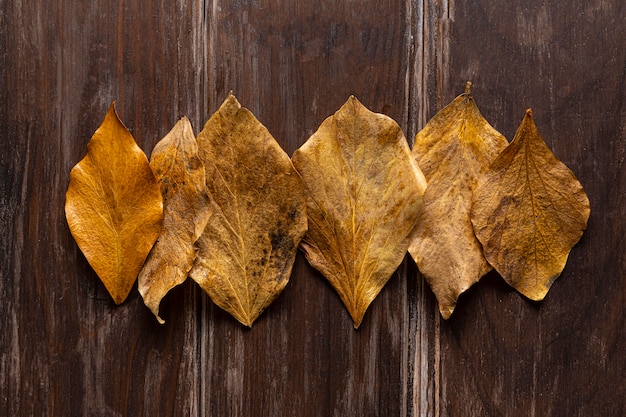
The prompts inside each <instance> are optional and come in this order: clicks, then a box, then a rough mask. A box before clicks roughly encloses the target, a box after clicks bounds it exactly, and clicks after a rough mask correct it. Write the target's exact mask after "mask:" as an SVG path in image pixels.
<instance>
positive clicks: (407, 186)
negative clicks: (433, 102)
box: [292, 97, 426, 328]
mask: <svg viewBox="0 0 626 417" xmlns="http://www.w3.org/2000/svg"><path fill="white" fill-rule="evenodd" d="M410 152H411V151H410V150H409V147H408V145H407V143H406V139H405V137H404V134H403V133H402V130H401V129H400V127H399V126H398V124H397V123H396V122H394V121H393V120H392V119H391V118H389V117H387V116H385V115H382V114H377V113H373V112H371V111H369V110H368V109H366V108H365V107H364V106H363V105H362V104H361V103H360V102H359V101H358V100H357V99H356V98H354V97H350V98H349V99H348V101H347V102H346V103H345V104H344V105H343V107H341V109H339V111H338V112H337V113H335V114H334V115H333V116H331V117H329V118H327V119H326V120H325V121H324V122H323V123H322V124H321V125H320V127H319V129H318V130H317V132H315V133H314V134H313V136H311V137H310V138H309V139H308V140H307V142H306V143H305V144H304V145H303V146H302V147H301V148H300V149H298V150H297V151H296V152H295V153H294V155H293V158H292V159H293V163H294V166H295V167H296V169H297V170H298V172H299V173H300V174H301V175H302V178H303V180H304V183H305V188H306V191H307V214H308V217H309V231H308V232H307V234H306V235H305V238H304V239H303V241H302V244H301V247H302V249H303V251H304V253H305V255H306V257H307V259H308V261H309V263H310V264H311V265H312V266H313V267H315V268H316V269H318V270H319V271H320V272H321V273H322V274H324V276H325V277H326V278H327V279H328V281H330V283H331V284H332V286H333V287H334V288H335V290H336V291H337V292H338V293H339V296H340V297H341V300H342V301H343V303H344V305H345V306H346V308H347V309H348V311H349V313H350V315H351V316H352V319H353V321H354V327H355V328H357V327H358V326H359V325H360V324H361V320H362V319H363V315H364V314H365V311H366V310H367V308H368V306H369V305H370V303H371V302H372V301H373V300H374V298H375V297H376V296H377V295H378V293H379V292H380V290H381V289H382V288H383V286H384V285H385V283H386V282H387V281H388V280H389V278H390V277H391V275H392V274H393V272H394V271H395V270H396V269H397V267H398V265H399V264H400V263H401V262H402V260H403V259H404V255H405V253H406V250H407V247H408V245H409V241H410V235H411V233H412V231H413V229H414V227H415V223H416V220H417V215H418V212H419V209H420V207H421V202H422V194H423V193H424V189H425V188H426V181H425V179H424V176H423V174H422V172H421V171H420V169H419V167H418V165H417V163H416V162H415V160H414V159H413V158H412V157H411V153H410Z"/></svg>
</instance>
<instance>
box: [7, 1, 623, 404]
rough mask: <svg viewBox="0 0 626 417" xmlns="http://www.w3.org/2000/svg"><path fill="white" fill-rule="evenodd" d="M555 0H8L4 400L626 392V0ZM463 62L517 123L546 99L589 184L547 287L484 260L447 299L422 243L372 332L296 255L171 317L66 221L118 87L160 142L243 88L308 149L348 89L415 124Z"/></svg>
mask: <svg viewBox="0 0 626 417" xmlns="http://www.w3.org/2000/svg"><path fill="white" fill-rule="evenodd" d="M552 3H553V4H550V2H544V1H541V0H529V1H525V2H505V1H499V2H498V1H486V0H482V1H469V0H465V1H452V0H447V1H444V0H439V1H436V0H421V1H420V0H377V1H369V0H368V1H339V0H334V1H324V0H322V1H317V2H296V1H285V0H282V1H280V0H267V1H263V0H257V1H254V0H249V1H224V0H213V1H204V2H202V1H199V0H196V1H184V0H176V1H164V0H161V1H158V0H150V1H138V0H135V1H119V2H110V1H104V0H95V1H89V2H81V1H70V0H65V1H61V0H59V1H43V0H36V1H35V0H33V1H29V2H25V1H20V0H16V1H2V2H1V3H0V31H1V32H0V94H1V95H0V97H1V99H2V101H1V103H0V109H1V110H0V140H1V142H0V143H1V144H2V148H3V149H2V151H1V152H0V162H1V164H0V230H1V232H0V233H1V235H0V236H1V237H0V244H1V246H0V251H1V252H2V255H3V257H2V261H1V262H2V263H1V265H0V336H1V338H0V415H8V416H31V415H38V416H83V415H85V416H87V415H88V416H118V415H120V416H121V415H128V416H144V415H146V416H161V415H162V416H170V415H181V416H182V415H185V416H187V415H198V416H209V415H213V416H225V415H228V416H251V415H252V416H256V415H297V416H345V415H357V416H468V415H472V416H473V415H476V416H478V415H480V416H483V415H484V416H501V415H507V416H529V415H530V416H591V415H626V355H625V354H624V352H625V351H626V331H624V329H623V328H624V324H623V323H624V319H625V317H626V296H625V295H626V289H625V285H626V279H625V276H626V260H625V258H624V252H625V251H626V247H625V244H624V239H623V234H624V233H625V232H626V209H624V204H626V201H625V198H624V195H625V191H624V190H626V173H625V171H624V169H623V164H624V155H625V153H626V106H625V99H626V45H625V44H624V39H626V25H625V23H624V21H623V16H624V15H625V14H626V13H625V12H626V11H625V10H624V9H625V6H624V5H623V2H622V1H621V0H595V1H585V2H583V1H579V0H575V1H571V2H567V4H565V3H562V2H552ZM468 79H469V80H472V81H473V82H474V97H475V99H476V101H477V103H478V105H479V107H480V108H481V110H482V112H483V114H484V115H485V117H486V118H487V119H488V120H490V121H491V123H492V124H493V125H494V126H495V127H496V128H497V129H499V130H500V131H501V132H502V133H503V134H504V135H505V136H507V137H508V138H509V139H510V138H512V136H513V134H514V132H515V129H516V127H517V125H518V124H519V122H520V121H521V119H522V116H523V112H524V110H525V109H526V108H527V107H532V108H533V110H534V114H535V117H536V121H537V124H538V127H539V130H540V132H541V133H542V135H543V136H544V138H545V139H546V141H547V143H548V146H549V147H550V148H551V149H552V150H553V151H554V152H555V154H556V155H557V156H558V157H559V158H560V159H561V160H563V161H564V162H565V163H566V164H567V165H568V166H569V167H570V168H571V169H572V170H573V171H574V173H575V174H576V175H577V176H578V178H579V179H580V181H581V182H582V184H583V186H584V187H585V189H586V191H587V193H588V195H589V198H590V200H591V205H592V215H591V219H590V222H589V228H588V230H587V232H586V233H585V235H584V236H583V238H582V241H581V242H580V243H579V245H577V246H576V247H575V248H574V250H573V251H572V253H571V255H570V259H569V262H568V265H567V267H566V268H565V271H564V273H563V275H562V276H561V278H559V280H558V281H557V282H556V283H555V284H554V286H553V288H552V290H551V291H550V293H549V295H548V297H547V298H546V300H545V301H544V302H542V303H531V302H529V301H528V300H526V299H524V298H523V297H521V296H520V295H518V294H517V293H516V292H514V291H513V290H511V289H510V288H508V287H507V286H506V285H505V284H504V283H503V281H502V280H501V278H500V277H499V276H498V275H497V274H496V273H490V274H488V275H487V276H486V277H485V278H484V279H483V280H482V281H481V282H480V283H479V284H477V285H476V286H475V287H473V288H472V289H470V291H469V292H468V293H467V294H465V295H463V296H462V297H461V300H460V302H459V305H458V307H457V311H456V312H455V313H454V315H453V316H452V318H451V319H450V320H448V321H443V320H441V319H440V318H439V316H438V312H437V308H436V303H435V300H434V296H433V295H432V293H431V292H430V290H429V289H428V288H427V286H426V285H425V284H424V282H423V280H422V279H421V278H420V276H419V273H418V272H417V270H416V267H415V265H414V264H413V262H412V261H409V260H407V262H406V263H405V265H403V266H402V267H401V268H400V269H399V270H398V272H397V273H396V274H395V276H394V277H393V278H392V279H391V280H390V282H389V283H388V285H387V286H386V287H385V288H384V289H383V291H382V292H381V294H380V296H379V297H378V298H377V299H376V300H375V302H374V303H373V304H372V306H371V307H370V309H369V311H368V312H367V313H366V316H365V319H364V321H363V323H362V324H361V327H360V329H359V330H358V331H355V330H354V329H353V328H352V322H351V319H350V317H349V315H348V314H347V312H346V311H345V309H344V308H343V306H342V305H341V302H340V300H339V297H338V296H337V295H336V294H335V293H334V292H333V291H332V289H331V287H330V285H328V284H327V283H326V281H325V280H324V279H323V277H322V276H321V275H320V274H318V273H317V272H315V271H314V270H313V269H312V268H311V267H310V266H309V265H308V264H307V263H306V261H305V260H304V258H303V257H302V256H300V255H299V256H298V258H297V259H296V264H295V267H294V271H293V274H292V278H291V281H290V283H289V285H288V286H287V288H286V290H285V291H284V293H283V294H282V295H281V296H280V297H279V299H278V300H277V301H276V302H275V303H274V304H272V305H271V306H270V307H269V309H268V310H267V311H266V312H265V313H264V314H263V315H262V316H261V317H260V318H259V320H258V322H257V323H256V324H255V325H254V327H253V328H252V329H251V330H247V329H245V328H243V327H242V326H241V325H239V324H238V323H237V322H236V321H235V320H234V319H232V318H231V317H230V316H228V315H227V314H226V313H224V312H222V311H221V310H220V309H219V308H217V307H215V306H214V305H212V303H211V301H210V300H209V299H208V297H207V296H206V295H204V294H203V293H202V292H201V290H199V288H198V287H197V286H196V285H195V284H193V283H191V282H187V283H185V284H184V285H182V286H181V287H179V288H176V289H175V290H174V291H173V293H172V294H170V295H168V296H167V298H166V299H165V301H164V303H163V305H162V308H161V311H162V316H163V317H164V318H165V319H166V324H165V325H164V326H159V325H158V324H157V322H156V320H155V319H154V317H153V316H152V314H151V313H150V311H149V310H148V309H147V308H146V307H144V306H143V302H142V300H141V297H140V296H139V294H138V292H137V291H136V288H135V289H134V290H133V292H131V295H130V297H129V299H128V300H127V301H126V302H125V303H124V304H122V305H121V306H118V307H116V306H115V305H114V304H113V302H112V301H111V300H110V297H109V296H108V294H107V293H106V290H105V289H104V287H103V286H102V284H100V283H99V281H98V279H97V277H96V275H95V274H94V272H93V271H92V270H91V268H90V267H89V265H88V263H87V262H86V260H85V258H84V257H83V256H82V254H81V253H80V251H79V250H78V248H77V246H76V244H75V243H74V241H73V240H72V237H71V235H70V233H69V230H68V227H67V224H66V222H65V217H64V212H63V205H64V201H65V190H66V188H67V184H68V179H69V171H70V169H71V167H72V166H73V165H74V164H75V163H76V162H78V161H79V160H80V159H81V158H82V156H83V155H84V153H85V150H86V148H85V145H86V143H87V141H88V140H89V138H90V137H91V135H92V133H93V131H94V130H95V129H96V128H97V127H98V125H99V124H100V122H101V121H102V119H103V117H104V114H105V112H106V109H107V107H108V105H109V104H110V102H111V101H113V100H117V105H118V111H119V113H120V116H121V118H122V120H124V122H125V123H126V125H127V126H128V127H129V129H130V130H131V132H132V133H133V134H134V136H135V138H136V139H137V141H138V143H139V145H140V146H141V147H142V148H143V149H144V150H145V151H146V152H147V153H148V154H149V153H150V151H151V149H152V147H153V146H154V144H155V143H156V142H157V141H158V140H159V139H160V138H161V137H162V136H163V135H164V134H165V133H167V131H168V130H169V129H170V128H171V127H172V126H173V125H174V123H175V122H176V121H177V120H178V118H179V117H181V116H183V115H187V116H188V117H189V118H190V120H191V121H192V124H193V126H194V129H195V131H196V132H198V131H199V130H200V129H201V127H202V124H203V123H204V121H206V119H207V118H208V117H209V116H210V114H211V113H212V112H213V111H215V110H216V109H217V107H218V106H219V104H221V102H222V100H224V98H225V97H226V95H227V93H228V91H229V90H232V91H233V93H234V94H235V95H236V96H237V97H238V99H239V100H240V101H241V103H242V104H243V105H245V106H246V107H248V108H249V109H251V110H252V111H253V112H254V113H255V115H256V116H257V117H258V118H259V120H260V121H261V122H262V123H264V124H265V125H266V126H267V127H268V129H269V130H270V132H272V133H273V135H274V136H275V137H276V139H277V140H278V141H279V142H280V143H281V145H282V146H283V147H284V149H285V150H286V151H287V152H288V153H289V154H291V153H293V151H294V150H295V149H296V148H297V147H299V146H300V145H301V144H302V143H303V142H304V141H305V140H306V138H307V137H308V136H309V135H310V134H311V133H313V132H314V131H315V130H316V128H317V126H318V125H319V124H320V123H321V122H322V121H323V120H324V118H325V117H327V116H328V115H330V114H332V113H334V112H335V111H336V110H337V109H338V108H339V107H340V106H341V104H342V103H343V102H344V101H345V100H346V99H347V97H348V96H349V95H350V94H354V95H356V96H357V97H358V98H359V99H360V100H361V101H362V102H363V103H364V104H365V105H366V106H368V107H369V108H371V109H373V110H375V111H378V112H383V113H386V114H388V115H389V116H391V117H393V118H394V119H396V120H397V121H398V122H399V123H400V125H401V126H402V128H403V129H404V131H405V132H406V133H407V137H409V140H410V139H411V138H412V137H413V136H414V134H415V133H416V132H417V130H418V129H419V128H420V127H421V126H423V124H424V123H425V122H426V120H427V119H428V118H429V117H431V116H432V115H434V113H435V112H436V111H437V110H438V109H440V108H441V107H442V106H443V105H445V104H446V103H447V102H448V101H449V100H451V99H452V98H453V97H454V96H456V95H457V94H458V93H460V92H461V90H462V88H463V86H464V83H465V81H466V80H468Z"/></svg>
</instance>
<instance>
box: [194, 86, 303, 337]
mask: <svg viewBox="0 0 626 417" xmlns="http://www.w3.org/2000/svg"><path fill="white" fill-rule="evenodd" d="M198 146H199V154H200V158H201V159H202V162H203V163H204V166H205V168H206V176H207V189H208V192H209V195H210V196H211V199H212V201H213V202H214V205H213V206H214V207H213V216H212V217H211V221H210V222H209V223H208V224H207V227H206V229H205V230H204V232H203V234H202V235H201V236H200V239H199V240H198V246H199V248H200V250H199V252H198V257H197V258H196V261H195V263H194V266H193V268H192V270H191V272H190V276H191V277H192V278H193V279H194V280H196V281H197V282H198V283H199V284H200V286H201V287H202V288H203V289H204V290H205V291H206V292H207V293H208V294H209V295H210V297H211V299H212V300H213V302H215V304H217V305H218V306H220V307H221V308H223V309H224V310H226V311H228V312H229V313H230V314H232V315H233V316H234V317H235V318H236V319H237V320H239V321H240V322H241V323H242V324H244V325H246V326H252V323H253V322H254V321H255V320H256V318H257V317H258V316H259V315H260V314H261V312H262V311H263V310H264V309H265V308H266V307H267V306H268V305H269V304H270V303H271V302H272V301H273V300H274V299H275V298H276V297H277V296H278V294H280V292H281V291H282V290H283V288H284V287H285V285H287V282H288V280H289V276H290V274H291V268H292V266H293V262H294V260H295V256H296V252H297V248H298V245H299V243H300V240H301V239H302V236H303V235H304V232H305V231H306V227H307V223H306V203H305V197H304V189H303V184H302V180H301V179H300V177H299V176H298V174H297V173H296V171H295V170H294V168H293V165H292V164H291V161H290V160H289V157H288V156H287V154H286V153H285V152H284V151H283V150H282V149H281V147H280V145H279V144H278V143H277V142H276V140H274V138H273V137H272V136H271V134H270V133H269V132H268V131H267V129H266V128H265V127H264V126H263V125H262V124H261V123H259V121H258V120H257V119H256V118H255V117H254V115H253V114H252V113H250V111H248V110H247V109H245V108H242V107H241V105H240V104H239V102H237V99H236V98H235V97H234V96H232V95H229V97H228V98H227V99H226V101H224V104H222V106H221V107H220V108H219V110H218V111H217V112H216V113H215V114H214V115H213V116H212V117H211V118H210V119H209V121H208V122H207V123H206V125H205V126H204V129H203V130H202V132H200V134H199V135H198Z"/></svg>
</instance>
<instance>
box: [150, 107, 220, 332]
mask: <svg viewBox="0 0 626 417" xmlns="http://www.w3.org/2000/svg"><path fill="white" fill-rule="evenodd" d="M150 167H151V168H152V171H153V172H154V174H155V176H156V179H157V181H158V183H159V186H160V188H161V193H162V194H163V200H164V202H163V203H164V208H163V231H162V232H161V235H160V236H159V239H158V240H157V242H156V244H155V245H154V247H153V248H152V251H151V252H150V255H148V259H147V260H146V263H145V265H144V266H143V269H142V270H141V272H140V273H139V292H140V293H141V296H142V297H143V300H144V303H145V304H146V306H148V307H149V308H150V310H151V311H152V312H153V313H154V315H155V316H156V318H157V320H158V321H159V323H164V321H163V319H161V317H159V305H160V304H161V300H162V299H163V297H165V295H166V294H167V293H168V292H169V291H170V290H171V289H172V288H174V287H175V286H177V285H179V284H182V283H183V282H184V281H185V279H186V278H187V274H188V273H189V270H190V269H191V266H192V265H193V261H194V259H195V257H196V251H197V249H196V247H195V245H194V244H195V242H196V241H197V240H198V238H199V237H200V235H201V234H202V231H203V230H204V227H205V226H206V224H207V221H208V220H209V218H210V216H211V211H210V209H209V201H210V200H209V196H208V195H207V192H206V185H205V172H204V165H203V164H202V162H201V161H200V157H199V156H198V145H197V144H196V138H195V136H194V134H193V130H192V128H191V124H190V123H189V120H188V119H187V118H186V117H184V118H182V119H181V120H180V121H179V122H178V123H176V125H175V126H174V127H173V128H172V130H171V131H170V132H169V133H168V134H167V135H166V136H165V137H164V138H163V139H161V140H160V141H159V143H157V144H156V146H155V147H154V149H153V151H152V157H151V158H150Z"/></svg>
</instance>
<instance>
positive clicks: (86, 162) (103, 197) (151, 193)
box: [65, 104, 163, 304]
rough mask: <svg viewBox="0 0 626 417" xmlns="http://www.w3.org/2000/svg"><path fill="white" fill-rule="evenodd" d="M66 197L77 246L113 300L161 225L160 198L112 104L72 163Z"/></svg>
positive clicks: (124, 292)
mask: <svg viewBox="0 0 626 417" xmlns="http://www.w3.org/2000/svg"><path fill="white" fill-rule="evenodd" d="M65 198H66V200H65V215H66V217H67V223H68V224H69V227H70V231H71V232H72V235H73V236H74V239H75V240H76V243H78V247H79V248H80V250H81V251H82V252H83V253H84V254H85V257H86V258H87V261H89V264H90V265H91V266H92V268H93V269H94V270H95V271H96V273H97V274H98V276H99V277H100V279H101V280H102V282H103V283H104V286H105V287H106V288H107V290H108V291H109V294H111V297H113V300H114V301H115V303H117V304H120V303H122V302H123V301H124V300H125V299H126V297H127V296H128V293H129V292H130V289H131V288H132V286H133V283H134V282H135V278H137V274H138V273H139V270H140V269H141V266H142V265H143V263H144V260H145V259H146V256H147V255H148V252H150V248H152V245H153V244H154V241H155V240H156V239H157V237H158V236H159V233H160V231H161V225H162V220H163V199H162V197H161V192H160V191H159V187H158V185H157V182H156V179H155V178H154V174H153V173H152V170H151V169H150V165H149V164H148V159H147V158H146V155H145V154H144V153H143V151H142V150H141V149H140V148H139V146H137V144H136V143H135V140H134V139H133V137H132V135H131V134H130V132H129V131H128V129H126V126H124V125H123V124H122V122H121V121H120V119H119V118H118V117H117V114H116V112H115V106H114V104H111V107H110V108H109V111H108V113H107V115H106V117H105V118H104V121H103V122H102V125H100V127H99V128H98V130H96V132H95V133H94V135H93V136H92V138H91V140H90V141H89V144H88V145H87V154H86V155H85V157H84V158H83V159H82V160H81V161H80V162H79V163H78V164H76V165H75V166H74V168H72V171H71V172H70V184H69V187H68V189H67V194H66V197H65Z"/></svg>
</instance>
